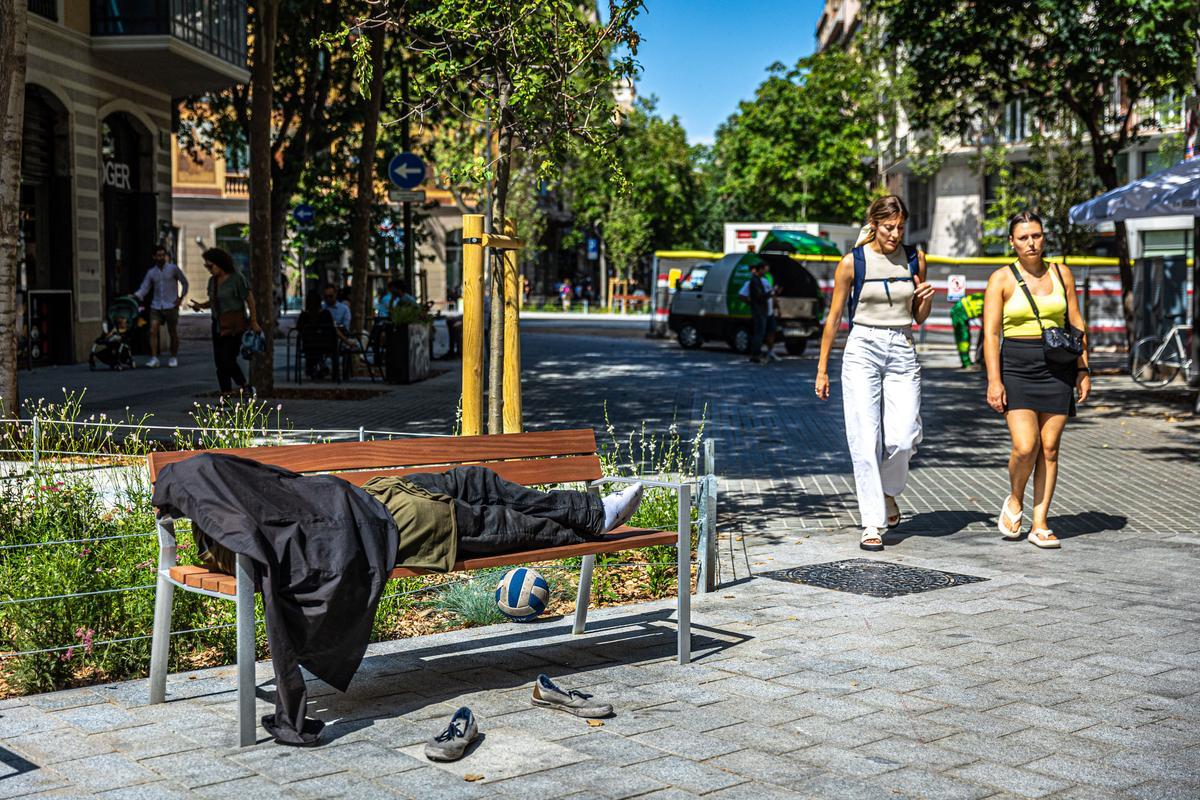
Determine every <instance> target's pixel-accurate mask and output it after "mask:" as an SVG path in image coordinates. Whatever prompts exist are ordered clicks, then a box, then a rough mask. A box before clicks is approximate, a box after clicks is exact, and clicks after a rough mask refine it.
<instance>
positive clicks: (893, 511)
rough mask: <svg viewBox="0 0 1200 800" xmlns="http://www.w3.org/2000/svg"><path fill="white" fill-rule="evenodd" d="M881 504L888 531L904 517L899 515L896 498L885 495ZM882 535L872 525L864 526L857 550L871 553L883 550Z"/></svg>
mask: <svg viewBox="0 0 1200 800" xmlns="http://www.w3.org/2000/svg"><path fill="white" fill-rule="evenodd" d="M883 502H884V507H885V509H886V510H887V526H888V528H889V529H890V528H895V527H896V526H898V525H899V524H900V523H901V521H903V519H904V515H903V514H901V513H900V505H899V504H898V503H897V502H896V498H894V497H892V496H891V495H886V494H885V495H884V496H883ZM883 534H884V531H883V530H882V529H880V528H876V527H875V526H874V525H866V526H864V527H863V530H862V536H860V537H859V540H858V546H859V548H861V549H863V550H867V551H869V552H872V553H877V552H879V551H880V550H883Z"/></svg>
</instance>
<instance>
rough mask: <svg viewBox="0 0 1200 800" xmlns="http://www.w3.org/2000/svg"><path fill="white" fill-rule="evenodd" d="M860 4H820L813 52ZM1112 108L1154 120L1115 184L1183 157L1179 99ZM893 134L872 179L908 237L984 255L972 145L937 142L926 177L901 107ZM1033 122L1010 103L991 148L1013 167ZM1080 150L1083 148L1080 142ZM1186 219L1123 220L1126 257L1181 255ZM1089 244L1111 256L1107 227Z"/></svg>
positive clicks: (981, 186)
mask: <svg viewBox="0 0 1200 800" xmlns="http://www.w3.org/2000/svg"><path fill="white" fill-rule="evenodd" d="M861 5H862V4H861V3H860V2H857V1H856V0H826V3H825V8H824V11H823V13H822V15H821V18H820V20H819V22H818V23H817V30H816V41H817V49H818V50H825V49H828V48H831V47H844V46H846V45H848V44H849V42H850V41H851V40H852V39H853V37H854V35H855V33H856V31H858V29H859V27H860V22H859V15H860V12H861ZM1113 106H1114V109H1116V108H1120V109H1121V110H1122V113H1133V114H1135V115H1142V116H1144V117H1153V118H1154V119H1155V120H1156V121H1157V123H1158V125H1159V127H1158V129H1157V130H1155V131H1154V133H1152V134H1151V135H1149V136H1146V137H1145V138H1143V139H1142V140H1141V141H1140V142H1139V143H1138V144H1137V145H1135V146H1133V147H1131V148H1129V149H1128V150H1127V151H1126V152H1124V153H1123V154H1122V156H1121V161H1120V162H1119V163H1118V173H1119V175H1120V176H1121V178H1122V180H1125V181H1131V180H1136V179H1138V178H1141V177H1144V176H1146V175H1149V174H1151V173H1153V172H1156V171H1157V170H1160V169H1164V168H1166V167H1168V166H1170V165H1171V163H1173V162H1174V161H1175V160H1178V158H1180V157H1181V156H1182V153H1181V152H1180V153H1176V152H1175V151H1174V150H1173V149H1172V147H1174V146H1175V145H1176V144H1177V143H1178V142H1180V141H1182V134H1183V131H1184V127H1185V120H1186V115H1185V109H1184V106H1185V101H1184V98H1182V97H1166V98H1160V99H1157V100H1153V101H1144V102H1141V103H1139V104H1137V105H1135V106H1134V107H1133V108H1132V109H1130V108H1128V104H1127V103H1125V102H1124V100H1123V98H1122V97H1120V96H1119V92H1117V93H1115V94H1114V97H1113ZM897 117H898V120H897V123H896V127H895V129H894V130H892V131H889V132H887V135H886V136H881V137H880V138H881V139H882V140H883V142H882V143H881V145H880V150H881V152H880V153H879V155H878V157H879V175H880V177H881V182H882V183H883V184H884V185H885V186H886V187H887V189H888V190H889V191H891V192H892V193H894V194H898V195H900V196H901V197H903V198H904V200H905V203H906V204H907V205H908V208H909V211H910V213H911V215H912V216H911V219H910V220H909V223H908V229H907V234H906V235H907V238H908V239H909V241H910V242H912V243H914V244H917V245H919V246H921V247H923V248H925V249H927V250H928V251H929V252H931V253H937V254H939V255H946V256H958V257H969V256H975V255H980V254H982V253H984V251H985V249H986V248H984V247H983V246H982V245H981V240H982V237H983V233H984V231H983V224H984V219H985V217H986V216H987V212H988V207H989V205H990V203H991V202H992V201H993V200H994V199H995V193H996V188H997V187H996V178H995V176H993V175H989V174H987V173H986V172H985V170H984V168H983V167H982V165H981V159H980V157H979V156H980V149H979V147H977V146H975V145H973V144H969V143H964V142H945V141H943V142H940V143H939V146H940V147H941V148H942V151H943V152H942V158H941V160H940V164H939V167H938V170H937V172H936V173H935V174H933V175H928V176H927V175H923V174H914V170H913V169H912V160H911V155H912V154H911V153H910V145H911V143H912V141H913V139H914V134H915V133H916V132H914V131H912V130H911V129H910V128H909V127H908V125H907V121H906V120H905V119H904V114H903V109H900V110H899V111H898V113H897ZM1036 124H1037V121H1036V120H1035V119H1033V118H1032V115H1030V114H1029V113H1027V112H1026V110H1025V109H1024V108H1023V107H1022V104H1021V103H1020V101H1014V102H1012V103H1009V104H1008V106H1007V108H1006V109H1005V116H1004V120H1003V124H1002V125H1001V129H1000V130H999V131H998V132H997V136H998V139H999V141H998V144H1000V145H1002V147H1003V148H1004V151H1005V158H1006V159H1007V160H1008V161H1009V162H1010V163H1011V164H1013V165H1016V166H1019V165H1020V164H1022V163H1024V162H1026V161H1028V160H1029V139H1030V137H1031V136H1032V134H1033V133H1034V125H1036ZM1084 146H1086V145H1084ZM1191 228H1192V218H1191V217H1162V218H1158V219H1142V220H1129V221H1128V223H1127V229H1128V233H1129V252H1130V255H1131V257H1133V258H1140V257H1143V256H1153V255H1176V254H1182V253H1183V252H1184V251H1185V250H1186V249H1188V248H1189V247H1190V244H1189V243H1190V236H1191ZM1097 233H1098V236H1097V240H1096V252H1098V253H1103V254H1106V255H1109V254H1115V248H1114V247H1113V243H1112V226H1111V225H1109V226H1107V227H1105V226H1101V227H1100V228H1099V229H1098V231H1097Z"/></svg>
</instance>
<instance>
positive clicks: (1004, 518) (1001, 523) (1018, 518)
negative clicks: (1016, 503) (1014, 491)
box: [996, 494, 1025, 542]
mask: <svg viewBox="0 0 1200 800" xmlns="http://www.w3.org/2000/svg"><path fill="white" fill-rule="evenodd" d="M1012 499H1013V496H1012V495H1011V494H1010V495H1009V496H1008V497H1005V498H1004V505H1002V506H1000V519H999V520H998V521H997V522H996V528H997V530H999V531H1000V535H1001V536H1002V537H1004V538H1005V539H1008V540H1009V541H1010V542H1015V541H1016V540H1017V539H1020V538H1021V522H1022V520H1023V519H1024V518H1025V509H1024V508H1022V509H1021V510H1020V511H1018V512H1017V513H1016V514H1014V513H1012V512H1011V511H1009V510H1008V501H1009V500H1012ZM1005 522H1014V523H1016V529H1015V530H1014V529H1013V528H1010V527H1009V526H1008V525H1005Z"/></svg>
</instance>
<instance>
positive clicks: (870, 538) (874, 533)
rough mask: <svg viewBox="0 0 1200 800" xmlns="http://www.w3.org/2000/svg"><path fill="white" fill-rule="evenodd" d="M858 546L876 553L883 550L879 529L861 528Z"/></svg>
mask: <svg viewBox="0 0 1200 800" xmlns="http://www.w3.org/2000/svg"><path fill="white" fill-rule="evenodd" d="M858 546H859V547H860V548H861V549H863V550H869V551H870V552H872V553H878V552H879V551H881V550H883V536H882V535H881V534H880V533H879V529H878V528H863V532H862V536H861V537H859V540H858Z"/></svg>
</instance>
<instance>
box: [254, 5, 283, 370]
mask: <svg viewBox="0 0 1200 800" xmlns="http://www.w3.org/2000/svg"><path fill="white" fill-rule="evenodd" d="M254 11H255V13H254V29H253V37H254V63H253V64H252V65H251V70H250V269H251V271H252V273H253V278H254V280H253V282H252V287H251V288H252V290H253V292H254V304H255V306H256V310H257V316H258V323H259V324H260V325H262V329H263V333H265V334H266V335H267V348H266V350H265V351H264V352H263V353H262V354H261V355H259V356H258V357H257V358H255V359H254V360H253V361H252V362H251V363H250V381H251V383H253V384H254V385H255V386H256V387H258V390H259V391H260V392H262V393H263V394H270V393H271V392H273V391H274V390H275V316H276V314H275V310H276V308H275V286H276V285H277V284H278V272H279V269H278V267H277V265H276V264H275V259H274V258H273V255H274V254H273V250H274V248H273V247H272V241H271V239H272V235H271V234H272V231H271V164H272V159H271V122H272V120H271V116H272V115H271V111H272V106H273V102H272V101H273V97H272V94H273V92H274V86H273V83H272V76H273V73H274V69H275V36H276V19H277V17H278V14H279V0H256V2H255V5H254Z"/></svg>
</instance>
